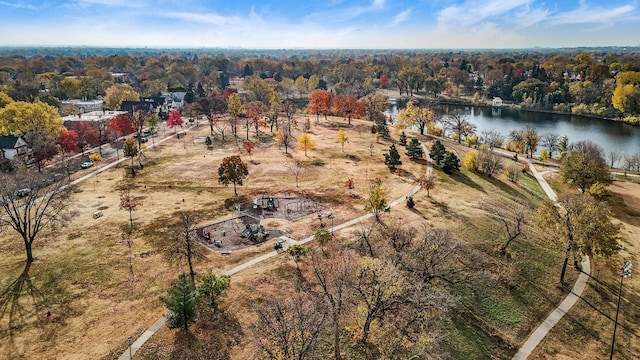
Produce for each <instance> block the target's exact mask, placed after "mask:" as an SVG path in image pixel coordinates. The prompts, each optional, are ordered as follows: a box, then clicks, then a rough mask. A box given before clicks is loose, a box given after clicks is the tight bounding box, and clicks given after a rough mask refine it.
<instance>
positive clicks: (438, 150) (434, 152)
mask: <svg viewBox="0 0 640 360" xmlns="http://www.w3.org/2000/svg"><path fill="white" fill-rule="evenodd" d="M445 152H446V149H445V148H444V145H442V143H441V142H440V140H436V142H434V143H433V145H431V151H430V152H429V156H430V157H431V159H433V161H434V162H435V163H436V164H438V165H440V162H441V161H442V158H443V157H444V153H445Z"/></svg>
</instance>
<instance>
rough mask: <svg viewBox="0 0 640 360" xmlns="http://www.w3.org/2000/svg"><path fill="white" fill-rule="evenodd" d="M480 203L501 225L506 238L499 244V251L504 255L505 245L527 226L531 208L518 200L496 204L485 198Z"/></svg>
mask: <svg viewBox="0 0 640 360" xmlns="http://www.w3.org/2000/svg"><path fill="white" fill-rule="evenodd" d="M481 203H482V205H481V207H482V209H483V210H485V211H486V212H487V213H488V214H489V216H490V217H491V218H493V219H495V220H498V221H499V222H501V223H502V225H503V229H504V231H505V232H506V235H507V239H506V240H505V241H504V242H503V243H502V245H501V246H500V253H501V254H502V255H506V254H507V247H508V246H509V245H510V244H511V243H512V242H513V241H514V240H515V239H516V238H518V237H519V236H520V235H522V232H523V231H524V229H525V227H528V226H529V224H528V223H529V220H528V219H529V212H530V211H531V208H530V207H529V205H527V204H525V203H523V202H518V201H513V202H509V203H508V204H504V203H501V204H496V203H492V202H490V201H488V200H487V199H482V200H481Z"/></svg>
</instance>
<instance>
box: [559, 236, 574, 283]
mask: <svg viewBox="0 0 640 360" xmlns="http://www.w3.org/2000/svg"><path fill="white" fill-rule="evenodd" d="M569 253H571V241H569V246H567V251H566V253H565V256H564V263H562V272H561V273H560V284H561V285H563V286H564V285H566V283H565V282H564V274H565V273H566V272H567V264H568V263H569Z"/></svg>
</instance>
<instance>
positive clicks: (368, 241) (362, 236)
mask: <svg viewBox="0 0 640 360" xmlns="http://www.w3.org/2000/svg"><path fill="white" fill-rule="evenodd" d="M358 224H359V225H360V228H359V230H356V231H355V232H356V238H357V239H358V240H357V242H364V244H365V245H366V247H367V252H368V253H369V256H371V257H374V256H375V255H374V253H373V243H372V242H373V234H374V233H373V232H374V226H373V225H374V224H372V223H366V222H365V221H364V220H360V221H359V222H358Z"/></svg>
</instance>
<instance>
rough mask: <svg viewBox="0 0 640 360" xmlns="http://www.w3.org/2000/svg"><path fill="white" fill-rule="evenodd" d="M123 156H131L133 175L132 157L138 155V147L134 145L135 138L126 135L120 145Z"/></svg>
mask: <svg viewBox="0 0 640 360" xmlns="http://www.w3.org/2000/svg"><path fill="white" fill-rule="evenodd" d="M122 152H123V153H124V156H126V157H128V158H131V176H135V174H136V171H135V169H134V168H133V158H134V157H136V156H137V155H138V147H137V146H136V140H135V139H134V138H133V137H128V138H127V140H125V142H124V146H123V147H122Z"/></svg>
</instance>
